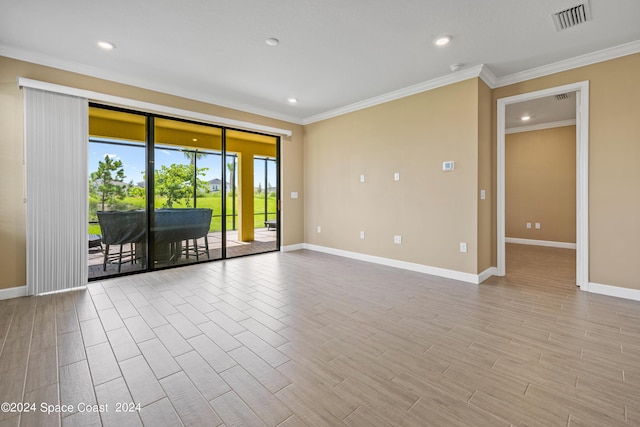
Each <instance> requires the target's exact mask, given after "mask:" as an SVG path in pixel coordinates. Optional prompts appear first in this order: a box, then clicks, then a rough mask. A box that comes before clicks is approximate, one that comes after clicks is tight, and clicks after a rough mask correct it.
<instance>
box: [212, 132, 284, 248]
mask: <svg viewBox="0 0 640 427" xmlns="http://www.w3.org/2000/svg"><path fill="white" fill-rule="evenodd" d="M277 146H278V138H276V137H273V136H268V135H261V134H255V133H251V132H244V131H238V130H228V131H227V132H226V149H227V153H232V156H233V159H232V160H230V161H228V163H227V168H228V169H229V172H230V173H229V174H228V175H227V177H228V179H229V185H228V186H227V198H226V199H227V201H228V204H231V205H232V206H233V212H231V215H233V217H232V218H233V224H232V227H231V228H228V230H227V233H226V242H225V243H226V257H227V258H233V257H236V256H243V255H251V254H258V253H263V252H270V251H275V250H277V249H278V247H279V243H278V221H277V216H278V215H277V200H278V176H277V173H276V172H277V168H276V164H277V150H278V149H277ZM265 174H266V175H265ZM227 212H228V213H229V209H228V206H227Z"/></svg>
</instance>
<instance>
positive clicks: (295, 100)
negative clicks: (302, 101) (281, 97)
mask: <svg viewBox="0 0 640 427" xmlns="http://www.w3.org/2000/svg"><path fill="white" fill-rule="evenodd" d="M288 101H289V103H290V104H295V103H297V102H298V98H289V99H288Z"/></svg>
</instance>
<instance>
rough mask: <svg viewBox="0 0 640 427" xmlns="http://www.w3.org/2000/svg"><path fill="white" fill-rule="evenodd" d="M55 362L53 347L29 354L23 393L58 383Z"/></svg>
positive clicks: (54, 349) (54, 348)
mask: <svg viewBox="0 0 640 427" xmlns="http://www.w3.org/2000/svg"><path fill="white" fill-rule="evenodd" d="M56 361H57V359H56V347H55V346H50V347H46V348H43V349H40V350H34V351H31V352H30V354H29V366H28V368H27V382H26V384H25V388H24V391H25V393H28V392H30V391H33V390H37V389H41V388H45V387H47V386H49V385H51V384H57V383H58V366H57V363H56ZM56 395H57V393H56Z"/></svg>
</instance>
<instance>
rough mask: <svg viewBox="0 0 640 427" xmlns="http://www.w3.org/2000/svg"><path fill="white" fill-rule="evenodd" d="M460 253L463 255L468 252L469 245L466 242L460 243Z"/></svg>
mask: <svg viewBox="0 0 640 427" xmlns="http://www.w3.org/2000/svg"><path fill="white" fill-rule="evenodd" d="M460 252H462V253H466V252H467V244H466V243H465V242H460Z"/></svg>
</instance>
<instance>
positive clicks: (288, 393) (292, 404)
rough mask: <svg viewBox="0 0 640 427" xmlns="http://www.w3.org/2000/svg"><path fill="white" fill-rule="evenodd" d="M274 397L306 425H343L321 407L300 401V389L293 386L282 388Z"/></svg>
mask: <svg viewBox="0 0 640 427" xmlns="http://www.w3.org/2000/svg"><path fill="white" fill-rule="evenodd" d="M275 395H276V397H277V398H278V399H279V400H280V401H281V402H283V403H284V404H286V405H287V407H289V408H291V410H292V411H293V412H295V414H296V416H297V417H299V418H300V420H302V421H303V422H304V423H305V424H307V425H310V426H321V427H322V426H325V427H333V426H339V425H343V424H344V423H343V422H342V420H340V419H339V418H336V417H335V416H334V415H333V414H331V413H330V412H329V411H328V410H327V409H325V408H324V407H323V406H322V405H317V406H316V405H315V404H312V403H309V402H308V401H305V400H304V399H302V398H301V395H302V393H300V389H299V388H297V387H296V385H295V384H291V385H289V386H287V387H285V388H283V389H282V390H280V391H278V392H277V393H276V394H275Z"/></svg>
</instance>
